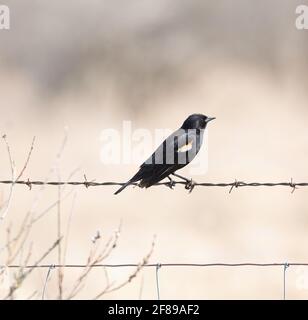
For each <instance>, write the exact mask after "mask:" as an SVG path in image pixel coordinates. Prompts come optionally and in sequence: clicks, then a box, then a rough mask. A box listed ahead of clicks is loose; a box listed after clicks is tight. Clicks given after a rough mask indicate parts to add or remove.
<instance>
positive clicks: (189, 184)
mask: <svg viewBox="0 0 308 320" xmlns="http://www.w3.org/2000/svg"><path fill="white" fill-rule="evenodd" d="M195 186H196V182H195V181H194V180H193V179H190V180H188V181H187V183H186V184H185V189H186V190H189V193H191V192H192V191H193V189H194V187H195Z"/></svg>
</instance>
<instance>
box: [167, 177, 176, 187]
mask: <svg viewBox="0 0 308 320" xmlns="http://www.w3.org/2000/svg"><path fill="white" fill-rule="evenodd" d="M168 179H169V182H167V184H166V185H167V187H169V188H170V189H171V190H173V188H174V186H175V181H174V180H173V179H171V178H170V177H168Z"/></svg>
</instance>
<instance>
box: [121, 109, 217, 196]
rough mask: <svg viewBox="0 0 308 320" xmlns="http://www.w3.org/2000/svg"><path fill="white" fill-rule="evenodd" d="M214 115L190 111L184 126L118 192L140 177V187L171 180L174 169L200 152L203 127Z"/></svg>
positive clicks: (184, 164) (183, 164) (180, 166)
mask: <svg viewBox="0 0 308 320" xmlns="http://www.w3.org/2000/svg"><path fill="white" fill-rule="evenodd" d="M214 119H215V118H210V117H207V116H205V115H203V114H192V115H190V116H189V117H188V118H187V119H186V120H185V121H184V123H183V125H182V126H181V128H180V129H178V130H176V131H175V132H174V133H172V134H171V135H170V136H169V137H168V138H167V139H166V140H165V141H164V142H163V143H162V144H161V145H160V146H159V147H158V148H157V149H156V151H155V152H154V153H153V154H152V155H151V157H150V158H148V160H146V161H145V162H144V163H143V164H142V165H141V166H140V169H139V171H138V172H137V173H136V174H135V175H134V176H133V177H132V178H131V179H130V180H129V181H127V182H126V183H125V184H124V185H123V186H122V187H121V188H120V189H119V190H117V191H116V192H115V194H118V193H120V192H121V191H122V190H123V189H125V188H126V187H127V186H128V185H130V184H132V183H135V182H137V181H140V183H139V186H140V187H141V188H148V187H150V186H152V185H153V184H155V183H157V182H159V181H161V180H163V179H164V178H167V177H168V178H169V179H170V181H172V179H171V178H170V177H169V175H171V174H172V175H175V171H177V170H179V169H181V168H183V167H185V166H186V165H187V164H188V163H190V162H191V161H192V160H193V159H194V157H195V156H196V154H197V153H198V152H199V150H200V147H201V145H202V140H203V133H204V129H205V128H206V126H207V124H208V123H209V122H210V121H211V120H214ZM176 176H178V175H176ZM178 177H180V178H183V177H181V176H178Z"/></svg>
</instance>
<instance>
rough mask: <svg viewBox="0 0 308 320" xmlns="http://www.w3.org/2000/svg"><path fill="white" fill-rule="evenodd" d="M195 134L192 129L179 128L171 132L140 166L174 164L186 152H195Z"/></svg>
mask: <svg viewBox="0 0 308 320" xmlns="http://www.w3.org/2000/svg"><path fill="white" fill-rule="evenodd" d="M197 145H198V143H197V135H196V134H195V132H194V131H187V130H183V129H179V130H177V131H175V132H174V133H173V134H171V135H170V136H169V137H168V138H167V139H166V140H165V141H164V142H163V143H162V144H161V145H160V146H159V147H158V148H157V149H156V150H155V152H154V153H153V154H152V155H151V157H149V158H148V159H147V160H146V161H145V162H144V163H143V165H142V166H145V165H150V164H167V165H168V164H170V165H172V164H174V163H175V160H176V159H177V158H179V157H184V155H186V153H187V152H189V153H191V154H194V153H195V154H196V153H197V151H198V150H197V149H198V148H197Z"/></svg>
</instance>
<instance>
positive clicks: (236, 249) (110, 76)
mask: <svg viewBox="0 0 308 320" xmlns="http://www.w3.org/2000/svg"><path fill="white" fill-rule="evenodd" d="M303 2H304V1H303ZM301 3H302V2H301V1H279V0H270V1H264V0H263V1H258V2H256V1H247V0H246V1H244V0H238V1H233V2H232V3H231V2H230V1H227V0H225V1H219V2H211V1H202V2H200V1H189V2H188V1H184V0H183V1H175V0H168V1H166V0H164V1H161V0H159V1H126V2H124V1H119V0H117V1H110V0H109V1H108V0H106V1H101V0H100V1H98V0H87V1H85V0H84V1H65V2H63V1H58V0H54V1H52V2H51V1H39V2H38V1H33V0H29V1H25V2H20V1H6V0H2V1H1V4H7V5H9V7H10V10H11V30H9V31H0V71H1V72H0V111H1V113H0V114H1V116H0V132H1V134H4V133H5V134H6V135H7V139H8V141H9V143H10V146H11V151H12V155H13V157H14V159H15V162H16V166H17V168H18V170H21V168H22V166H23V163H24V160H25V158H26V155H27V153H28V150H29V147H30V144H31V140H32V137H33V136H36V143H35V148H34V151H33V155H32V157H31V160H30V163H29V166H28V167H27V170H26V172H25V174H24V178H25V179H27V178H28V177H29V178H31V179H37V180H44V179H45V178H46V177H47V176H48V172H49V170H50V168H51V167H52V166H54V163H55V157H56V154H57V152H58V150H59V148H60V146H61V143H62V140H63V136H64V135H65V131H67V132H68V141H67V144H66V147H65V149H64V152H63V155H62V157H61V160H60V164H59V167H60V174H61V178H62V179H64V180H65V179H67V177H68V176H69V175H70V174H71V173H72V172H73V171H74V170H75V169H76V168H79V171H78V172H77V173H75V174H74V176H73V180H81V181H83V175H84V174H86V175H87V178H88V180H92V179H96V181H126V180H127V179H128V178H129V177H130V176H132V175H133V174H134V173H135V171H136V170H137V166H136V165H135V164H132V165H124V164H122V165H108V166H107V165H103V164H102V163H101V161H100V150H101V148H102V142H101V141H100V134H101V132H102V130H103V129H105V128H115V129H119V130H120V129H121V128H122V121H123V120H131V121H132V123H133V126H134V128H148V129H149V130H151V131H152V132H153V133H154V130H155V129H156V128H170V129H172V130H173V129H176V128H178V127H179V126H180V125H181V123H182V122H183V120H184V119H185V118H186V117H187V116H188V115H189V114H191V113H195V112H200V113H204V114H208V115H210V116H215V117H216V118H217V120H216V121H215V122H213V123H211V125H210V126H209V146H208V150H209V171H208V173H207V174H206V175H201V176H194V177H193V179H195V180H196V181H200V182H201V181H209V182H229V181H230V182H231V181H234V179H238V180H244V181H259V182H263V181H290V179H291V177H292V178H293V179H294V181H299V182H304V181H307V180H308V171H307V163H308V157H307V151H308V135H307V120H308V110H307V102H308V93H307V85H308V83H307V72H308V63H307V54H308V41H307V40H308V38H307V37H308V31H307V30H302V31H299V30H297V29H296V28H295V19H296V15H295V8H296V6H297V5H298V4H301ZM0 155H1V157H0V180H4V179H10V166H9V161H8V156H7V153H6V148H5V144H4V143H2V145H0ZM187 170H188V169H187V168H186V169H184V170H183V171H182V173H183V174H186V175H189V174H188V173H187V172H188V171H187ZM57 179H58V177H57V175H56V174H55V173H53V174H52V175H51V176H50V180H57ZM67 190H70V188H67ZM73 190H74V191H73V192H72V193H71V194H70V196H68V197H67V198H66V199H65V200H63V202H62V204H61V214H62V220H61V221H62V224H63V228H62V231H63V233H64V234H65V230H66V229H65V228H66V225H67V222H68V219H69V215H70V212H71V206H72V201H73V200H72V199H73V197H74V196H75V197H76V201H75V206H74V212H73V217H72V223H71V227H70V234H69V244H68V252H67V258H66V262H67V263H72V264H73V263H84V262H85V261H86V258H87V256H88V253H89V247H90V246H91V237H92V236H93V235H94V234H95V232H96V230H98V229H99V230H101V232H102V235H103V238H104V237H105V238H107V237H108V236H109V235H110V234H112V232H113V231H114V229H116V228H117V226H118V224H119V222H120V221H121V220H122V232H121V236H120V239H119V244H118V247H117V248H116V249H115V250H114V252H113V253H112V255H111V256H110V257H109V258H108V259H107V261H105V262H106V263H136V262H140V261H141V260H142V258H143V257H144V256H145V255H146V253H147V252H148V251H149V249H150V246H151V242H152V238H153V235H154V234H155V235H156V237H157V238H156V245H155V249H154V253H153V255H152V257H151V259H150V262H153V263H156V262H160V263H169V262H170V263H171V262H175V263H176V262H182V263H189V262H195V263H212V262H226V263H228V262H230V263H232V262H238V263H240V262H247V261H249V262H264V263H266V262H268V263H270V262H308V252H307V251H306V243H307V241H308V233H307V228H308V211H307V192H308V190H307V189H305V188H302V189H299V190H296V191H295V193H293V194H291V192H290V191H291V190H290V189H288V188H258V189H256V188H254V189H252V188H242V189H239V190H234V192H232V193H231V194H228V189H224V188H222V189H219V188H196V189H195V190H194V192H193V193H191V194H188V193H187V191H186V190H184V188H183V187H181V186H178V187H177V188H176V189H175V190H174V191H171V190H170V189H167V188H164V187H161V188H157V187H155V188H151V189H148V190H142V189H138V188H127V190H125V192H123V193H121V194H120V195H119V196H114V195H113V192H114V191H115V190H116V187H104V188H100V187H95V188H94V187H93V188H89V189H85V188H84V187H75V188H73ZM38 193H39V194H40V201H39V204H38V211H40V210H43V209H44V208H46V207H48V205H50V204H51V203H53V202H54V201H56V200H57V188H56V187H48V188H46V189H45V190H44V191H43V192H39V188H38V187H33V189H32V190H31V192H30V191H29V190H28V189H27V187H26V186H15V188H14V198H13V201H12V205H11V208H10V211H9V213H8V215H7V217H6V220H5V223H4V224H2V225H0V240H1V243H2V244H4V243H5V229H6V227H7V225H9V224H10V223H12V225H13V227H16V229H17V227H18V225H19V224H20V223H21V221H22V219H23V217H24V215H25V214H26V213H27V211H28V210H29V208H31V205H32V204H33V202H34V200H35V198H36V195H37V194H38ZM8 194H9V187H8V186H5V185H0V203H1V202H4V201H5V199H7V197H8ZM56 237H57V220H56V208H54V209H53V210H52V211H50V212H49V213H48V215H46V217H45V218H44V219H42V220H41V221H40V222H39V223H38V224H37V225H35V227H34V228H33V230H32V231H31V234H30V236H29V239H28V242H29V243H30V242H32V243H33V253H32V257H31V261H35V260H36V259H37V258H38V257H39V256H40V254H41V253H42V252H45V251H46V248H48V247H49V246H50V245H51V244H52V243H53V241H54V240H55V239H56ZM0 259H1V260H0V264H3V263H5V254H4V253H3V252H2V253H1V254H0ZM16 262H17V263H18V259H17V260H16ZM44 262H45V263H56V262H57V257H56V253H54V254H52V255H50V256H48V257H47V258H46V259H45V260H44ZM46 272H47V270H46V269H43V270H36V271H34V272H33V274H32V276H31V277H30V278H29V279H27V280H26V282H25V283H24V284H23V286H22V287H21V288H20V289H19V290H18V291H17V292H16V298H27V297H28V296H29V295H30V294H31V293H32V292H33V291H35V290H37V294H36V295H35V296H34V297H35V298H40V296H41V292H42V288H43V285H44V281H45V278H46ZM130 272H131V269H129V268H126V269H125V268H121V269H112V270H109V277H110V279H112V280H114V281H116V283H120V282H121V281H123V280H125V279H126V278H127V277H128V275H129V274H130ZM307 272H308V270H306V269H300V268H295V267H292V268H289V269H288V271H287V298H290V299H292V298H294V299H295V298H300V299H306V298H307V297H308V286H305V285H304V286H303V285H302V282H303V281H302V280H303V279H304V280H305V281H304V282H305V283H308V282H307V279H308V273H307ZM78 274H79V273H78V270H75V269H74V270H66V271H65V273H64V287H65V288H70V287H71V286H72V284H73V283H74V282H75V281H76V277H77V278H78ZM282 280H283V268H279V267H277V268H252V267H251V268H227V269H224V268H179V267H178V268H162V269H160V294H161V298H166V299H216V298H222V299H239V298H242V299H253V298H256V299H280V298H282V292H283V291H282V289H283V288H282V285H283V282H282ZM104 281H105V278H104V272H103V270H99V269H96V270H95V271H94V272H93V274H92V276H90V277H89V279H88V280H87V282H86V286H85V288H84V289H83V290H82V291H81V292H80V294H79V295H78V296H77V298H85V299H91V298H93V297H94V296H95V294H96V293H97V292H98V291H99V290H100V289H101V288H102V286H103V285H104ZM141 289H142V290H141ZM3 290H4V289H3ZM57 290H58V289H57V272H56V271H53V272H52V274H51V278H50V281H49V282H48V287H47V291H46V296H47V298H56V297H57V294H58V292H57ZM140 291H141V294H140ZM140 297H141V298H147V299H155V298H156V284H155V268H147V269H146V270H143V271H142V272H141V273H140V274H139V275H138V277H137V278H136V279H134V280H133V281H132V282H131V283H130V284H129V285H127V286H125V287H124V288H123V289H121V290H119V291H116V292H114V293H110V294H108V295H105V296H103V298H107V299H111V298H114V299H138V298H140Z"/></svg>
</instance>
